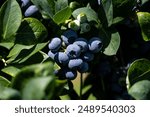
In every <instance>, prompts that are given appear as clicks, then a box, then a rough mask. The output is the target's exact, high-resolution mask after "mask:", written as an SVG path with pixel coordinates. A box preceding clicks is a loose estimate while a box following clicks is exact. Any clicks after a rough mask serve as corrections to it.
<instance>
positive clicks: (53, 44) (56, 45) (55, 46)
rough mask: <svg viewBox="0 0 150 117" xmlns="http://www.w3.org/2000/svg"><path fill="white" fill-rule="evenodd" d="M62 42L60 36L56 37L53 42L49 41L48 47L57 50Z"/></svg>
mask: <svg viewBox="0 0 150 117" xmlns="http://www.w3.org/2000/svg"><path fill="white" fill-rule="evenodd" d="M61 44H62V41H61V39H60V38H58V37H55V38H53V39H52V40H51V42H50V43H49V45H48V47H49V49H50V50H51V51H53V52H56V51H58V50H59V49H60V47H61Z"/></svg>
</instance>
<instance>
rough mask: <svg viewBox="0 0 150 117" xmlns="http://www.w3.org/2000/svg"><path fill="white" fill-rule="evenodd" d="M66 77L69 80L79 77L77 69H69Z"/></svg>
mask: <svg viewBox="0 0 150 117" xmlns="http://www.w3.org/2000/svg"><path fill="white" fill-rule="evenodd" d="M65 77H66V78H67V79H68V80H74V79H75V78H76V77H77V71H73V70H68V71H66V72H65Z"/></svg>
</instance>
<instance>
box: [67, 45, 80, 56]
mask: <svg viewBox="0 0 150 117" xmlns="http://www.w3.org/2000/svg"><path fill="white" fill-rule="evenodd" d="M66 53H67V55H68V56H69V57H70V58H77V57H79V56H80V54H81V48H80V47H79V46H78V45H76V44H70V45H69V46H67V48H66Z"/></svg>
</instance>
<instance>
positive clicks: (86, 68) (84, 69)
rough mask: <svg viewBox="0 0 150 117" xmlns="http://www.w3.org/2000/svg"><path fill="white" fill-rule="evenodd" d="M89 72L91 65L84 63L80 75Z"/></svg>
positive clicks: (80, 68)
mask: <svg viewBox="0 0 150 117" xmlns="http://www.w3.org/2000/svg"><path fill="white" fill-rule="evenodd" d="M88 70H89V64H88V63H87V62H83V63H82V65H81V66H80V67H79V69H78V71H79V72H80V73H85V72H87V71H88Z"/></svg>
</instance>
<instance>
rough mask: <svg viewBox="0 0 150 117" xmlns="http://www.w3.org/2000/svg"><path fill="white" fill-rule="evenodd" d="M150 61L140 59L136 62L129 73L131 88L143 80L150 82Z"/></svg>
mask: <svg viewBox="0 0 150 117" xmlns="http://www.w3.org/2000/svg"><path fill="white" fill-rule="evenodd" d="M149 76H150V61H149V60H147V59H138V60H136V61H134V62H133V63H132V64H131V65H130V67H129V69H128V72H127V77H128V82H129V84H128V85H129V88H130V87H131V86H132V85H133V84H134V83H136V82H138V81H141V80H145V79H146V80H148V79H149V80H150V77H149Z"/></svg>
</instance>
